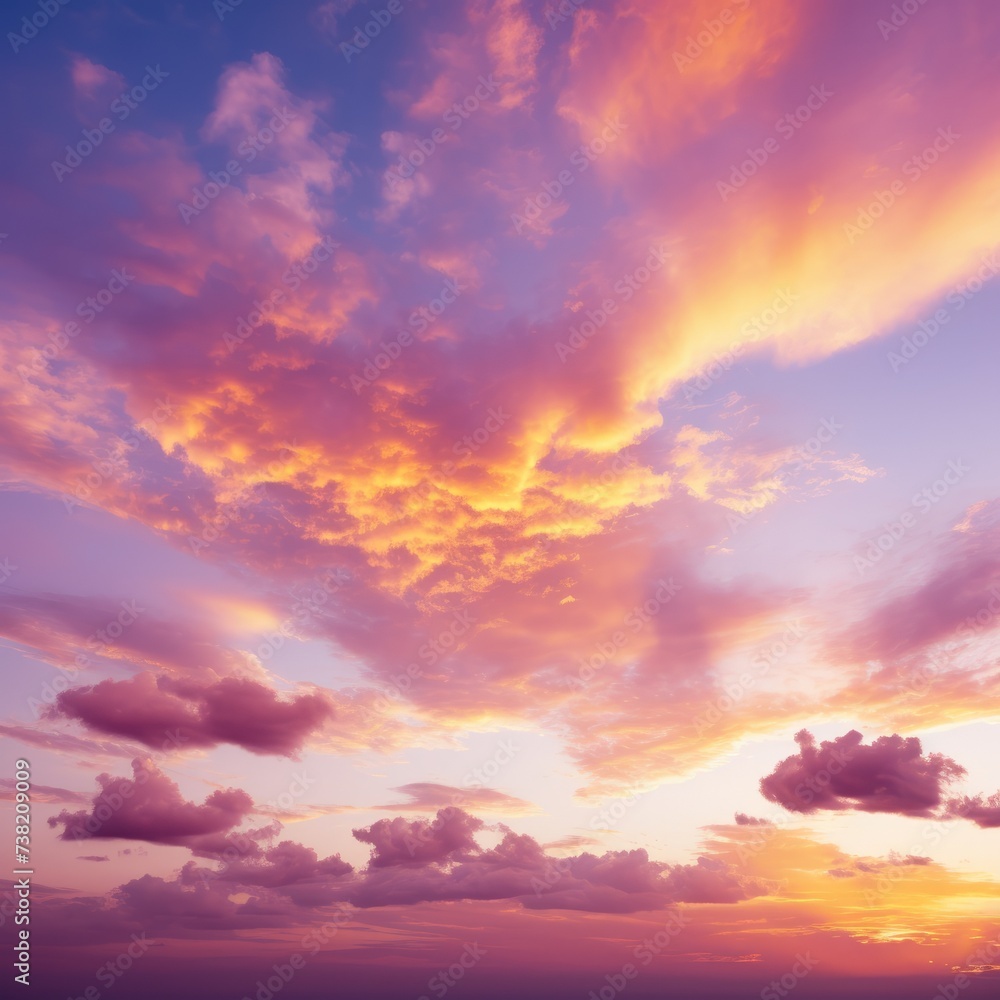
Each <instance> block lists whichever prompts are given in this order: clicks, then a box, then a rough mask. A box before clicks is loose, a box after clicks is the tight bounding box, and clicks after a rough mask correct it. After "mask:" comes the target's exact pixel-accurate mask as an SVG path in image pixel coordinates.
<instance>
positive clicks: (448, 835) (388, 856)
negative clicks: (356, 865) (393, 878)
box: [353, 807, 483, 868]
mask: <svg viewBox="0 0 1000 1000" xmlns="http://www.w3.org/2000/svg"><path fill="white" fill-rule="evenodd" d="M482 828H483V821H482V820H481V819H477V818H476V817H475V816H470V815H469V814H468V813H467V812H465V810H464V809H458V808H453V807H449V808H446V809H441V810H439V811H438V814H437V817H436V818H435V819H434V820H432V821H431V820H422V819H418V820H412V821H410V822H407V821H406V820H405V819H403V817H402V816H397V817H396V818H395V819H391V820H389V819H380V820H378V821H377V822H376V823H373V824H372V825H371V826H370V827H362V828H360V829H356V830H354V831H353V832H354V836H355V837H356V838H357V839H358V840H360V841H361V842H362V843H364V844H371V845H372V854H371V860H370V861H369V866H370V867H371V868H386V867H390V866H395V865H426V864H430V863H432V862H440V861H447V860H453V859H455V858H459V857H462V856H463V855H466V854H469V853H471V852H475V851H477V850H478V848H477V845H476V841H475V839H474V838H473V834H474V833H475V832H476V831H477V830H481V829H482Z"/></svg>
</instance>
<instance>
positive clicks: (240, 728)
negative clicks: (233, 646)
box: [56, 673, 334, 757]
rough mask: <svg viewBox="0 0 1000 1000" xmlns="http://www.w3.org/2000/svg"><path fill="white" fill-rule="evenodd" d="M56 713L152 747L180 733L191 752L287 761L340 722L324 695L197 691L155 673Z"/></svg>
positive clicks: (251, 684) (232, 684)
mask: <svg viewBox="0 0 1000 1000" xmlns="http://www.w3.org/2000/svg"><path fill="white" fill-rule="evenodd" d="M56 711H57V712H58V713H60V714H61V715H63V716H65V717H67V718H71V719H76V720H77V721H79V722H82V723H84V724H85V725H87V726H89V727H90V728H92V729H96V730H98V731H100V732H104V733H109V734H112V735H115V736H126V737H129V738H131V739H135V740H138V741H139V742H140V743H143V744H145V745H146V746H149V747H160V746H162V744H163V742H164V740H165V738H166V734H169V733H171V732H174V733H179V734H180V737H179V739H180V741H181V742H182V744H183V745H186V746H190V747H211V746H217V745H219V744H221V743H232V744H235V745H236V746H240V747H243V748H244V749H246V750H249V751H250V752H251V753H256V754H278V755H281V756H286V757H294V756H295V755H296V754H297V753H298V751H299V750H300V749H301V748H302V746H303V744H304V743H305V741H306V740H307V739H308V738H309V737H310V735H312V734H313V733H315V732H316V731H317V730H319V729H320V728H321V727H323V726H324V725H325V724H326V723H327V722H328V721H329V720H330V719H332V718H333V715H334V708H333V705H332V704H331V702H330V701H329V700H328V699H327V698H326V696H325V695H324V694H323V693H321V692H319V691H316V692H311V693H306V694H300V695H297V696H293V697H291V698H279V696H278V694H277V693H276V692H275V691H274V690H273V689H271V688H270V687H267V686H266V685H264V684H260V683H258V682H256V681H253V680H250V679H248V678H236V677H224V678H223V679H222V680H220V681H218V682H217V683H215V684H199V683H197V682H193V681H180V680H172V679H170V678H166V677H160V678H154V677H153V675H152V674H150V673H142V674H138V675H137V676H135V677H133V678H132V679H131V680H127V681H114V680H104V681H101V682H100V683H99V684H95V685H93V686H89V687H79V688H74V689H72V690H70V691H64V692H62V694H60V695H59V696H58V698H57V700H56Z"/></svg>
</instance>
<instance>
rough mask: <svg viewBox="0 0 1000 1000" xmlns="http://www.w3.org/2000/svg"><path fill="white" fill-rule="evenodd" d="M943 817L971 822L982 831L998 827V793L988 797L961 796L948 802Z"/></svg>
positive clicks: (999, 822) (999, 808)
mask: <svg viewBox="0 0 1000 1000" xmlns="http://www.w3.org/2000/svg"><path fill="white" fill-rule="evenodd" d="M945 815H946V816H948V817H961V818H962V819H968V820H972V822H973V823H975V824H976V826H981V827H983V828H984V829H988V828H990V827H997V826H1000V792H996V793H994V794H993V795H990V796H989V797H985V796H983V795H974V796H969V795H966V796H963V797H961V798H957V799H951V800H949V802H948V805H947V809H946V810H945Z"/></svg>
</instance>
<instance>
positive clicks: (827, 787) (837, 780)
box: [760, 729, 965, 816]
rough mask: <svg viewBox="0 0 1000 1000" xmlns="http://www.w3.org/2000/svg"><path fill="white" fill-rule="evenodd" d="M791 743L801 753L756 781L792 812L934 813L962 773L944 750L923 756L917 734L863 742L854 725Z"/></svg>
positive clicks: (806, 734)
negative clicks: (825, 737) (818, 738)
mask: <svg viewBox="0 0 1000 1000" xmlns="http://www.w3.org/2000/svg"><path fill="white" fill-rule="evenodd" d="M795 742H796V743H797V744H798V745H799V752H798V753H797V754H794V755H793V756H791V757H786V758H785V759H784V760H783V761H781V762H780V763H779V764H777V765H776V766H775V768H774V770H773V771H772V772H771V773H770V774H769V775H767V776H766V777H764V778H762V779H761V781H760V790H761V794H762V795H763V796H764V798H766V799H767V800H768V801H770V802H776V803H778V804H779V805H782V806H784V807H785V808H786V809H790V810H792V811H793V812H801V813H813V812H816V811H817V810H821V809H826V810H839V811H847V810H856V811H859V812H871V813H898V814H899V815H902V816H932V815H934V814H935V812H936V811H937V809H938V808H939V807H940V806H941V805H942V802H943V793H944V791H945V789H946V788H947V786H948V785H949V784H950V783H951V782H953V781H955V780H956V779H957V778H960V777H962V776H963V775H964V774H965V768H963V767H961V766H960V765H959V764H956V763H955V761H953V760H951V758H949V757H945V756H944V755H943V754H936V753H935V754H930V755H928V756H926V757H925V756H924V755H923V751H922V749H921V746H920V740H919V739H917V738H916V737H910V738H908V739H904V738H903V737H902V736H897V735H892V736H881V737H879V738H878V739H877V740H875V741H874V742H873V743H871V744H870V745H868V746H865V744H864V743H863V737H862V735H861V733H859V732H858V731H857V730H853V729H852V730H851V731H850V732H849V733H845V734H844V735H843V736H838V737H836V738H835V739H833V740H824V741H823V742H822V743H821V744H820V745H819V746H818V747H817V746H816V741H815V739H814V738H813V736H812V734H811V733H809V732H808V731H806V730H805V729H803V730H801V731H800V732H798V733H796V736H795Z"/></svg>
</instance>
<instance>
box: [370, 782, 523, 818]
mask: <svg viewBox="0 0 1000 1000" xmlns="http://www.w3.org/2000/svg"><path fill="white" fill-rule="evenodd" d="M393 791H396V792H402V793H403V794H404V795H406V796H408V797H409V799H410V801H409V802H402V803H390V804H388V805H384V806H376V807H375V808H377V809H387V810H400V809H418V810H421V811H433V810H436V809H440V808H441V807H442V806H461V807H462V808H463V809H475V810H477V811H479V812H490V813H502V814H504V815H507V816H513V815H527V814H529V813H535V812H538V811H539V809H538V806H536V805H534V804H533V803H531V802H526V801H525V800H524V799H519V798H516V797H515V796H513V795H505V794H504V793H503V792H498V791H496V790H495V789H493V788H456V787H454V786H453V785H438V784H434V783H433V782H430V781H417V782H411V783H410V784H408V785H400V786H399V787H398V788H394V789H393Z"/></svg>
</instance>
